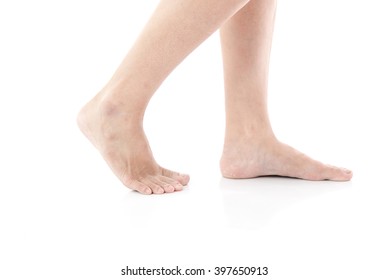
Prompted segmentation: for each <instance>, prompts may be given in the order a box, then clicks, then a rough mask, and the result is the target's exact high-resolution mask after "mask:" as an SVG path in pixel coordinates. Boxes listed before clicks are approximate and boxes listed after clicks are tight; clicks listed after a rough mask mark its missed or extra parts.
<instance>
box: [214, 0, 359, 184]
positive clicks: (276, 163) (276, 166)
mask: <svg viewBox="0 0 389 280" xmlns="http://www.w3.org/2000/svg"><path fill="white" fill-rule="evenodd" d="M275 11H276V0H252V1H250V2H249V3H248V4H247V5H246V6H245V7H244V8H242V9H241V10H240V11H239V12H238V13H236V14H235V15H234V16H233V17H232V18H231V19H229V20H228V21H227V22H226V23H225V24H224V25H223V26H222V28H221V32H220V33H221V43H222V50H223V63H224V75H225V91H226V136H225V144H224V150H223V155H222V158H221V161H220V167H221V172H222V174H223V175H224V176H225V177H229V178H250V177H258V176H266V175H279V176H288V177H297V178H301V179H307V180H324V179H328V180H337V181H347V180H350V179H351V177H352V173H351V171H349V170H346V169H343V168H338V167H334V166H330V165H325V164H323V163H321V162H318V161H316V160H313V159H311V158H309V157H308V156H306V155H304V154H302V153H300V152H298V151H296V150H295V149H293V148H291V147H290V146H288V145H285V144H283V143H281V142H279V141H278V140H277V138H276V137H275V135H274V133H273V130H272V128H271V125H270V120H269V117H268V111H267V84H268V72H269V58H270V50H271V43H272V35H273V26H274V19H275Z"/></svg>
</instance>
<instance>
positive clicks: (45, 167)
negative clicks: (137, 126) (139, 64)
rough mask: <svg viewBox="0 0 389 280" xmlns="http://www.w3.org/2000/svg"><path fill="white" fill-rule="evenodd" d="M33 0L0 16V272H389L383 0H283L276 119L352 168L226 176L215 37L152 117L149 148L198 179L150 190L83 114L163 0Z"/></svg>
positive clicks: (83, 275)
mask: <svg viewBox="0 0 389 280" xmlns="http://www.w3.org/2000/svg"><path fill="white" fill-rule="evenodd" d="M24 2H26V3H25V4H26V5H27V6H26V9H25V10H22V11H20V10H19V9H18V6H16V4H12V3H11V4H3V3H2V4H1V5H0V11H1V12H0V26H9V27H10V28H8V29H4V32H3V33H2V41H3V39H4V42H8V43H7V44H2V46H1V47H0V50H1V51H0V61H1V65H0V75H1V77H2V79H1V83H0V92H1V102H0V127H1V138H0V143H1V145H0V170H1V172H0V279H7V280H13V279H17V280H19V279H124V278H126V277H124V278H123V276H121V275H120V272H121V269H122V268H125V267H126V266H129V267H132V268H137V267H140V266H141V267H142V266H145V267H148V268H160V267H175V266H177V265H178V266H180V267H182V268H204V269H206V270H207V271H208V270H213V269H214V268H215V267H218V266H237V267H239V266H250V267H251V266H255V267H258V266H261V267H263V266H266V267H268V268H269V276H266V277H265V276H263V277H258V278H259V279H260V278H263V279H272V280H273V279H276V280H284V279H292V280H294V279H299V280H300V279H319V280H320V279H326V280H327V279H342V280H343V279H375V280H381V279H382V280H386V279H389V272H388V270H387V266H388V262H389V256H388V252H389V241H388V236H389V225H388V213H389V203H388V202H387V200H388V196H389V190H388V187H389V183H388V182H389V181H388V158H389V149H388V145H387V143H388V141H389V136H388V128H387V127H388V125H387V122H388V121H387V120H388V119H389V113H388V110H387V107H388V104H389V103H388V101H387V96H388V93H389V84H388V72H389V71H388V65H389V56H388V52H387V50H388V49H389V41H388V38H387V36H384V35H383V34H387V30H386V29H387V28H385V26H388V23H389V22H388V18H387V16H386V15H387V12H385V11H387V10H388V9H387V7H383V6H385V5H386V4H382V2H380V1H378V0H373V1H371V3H373V2H374V3H375V5H373V4H372V5H371V6H369V7H365V5H364V4H362V3H359V2H358V3H356V2H355V1H348V0H347V1H344V2H342V4H336V3H337V2H336V1H329V2H326V4H324V3H317V5H316V6H315V4H313V3H311V2H310V4H309V3H308V2H309V1H305V0H298V1H296V2H295V4H294V5H292V4H290V1H289V2H288V1H279V12H278V19H277V24H276V33H275V38H274V47H273V54H272V64H271V78H270V92H269V107H270V113H271V119H272V123H273V126H274V130H275V132H276V134H277V135H278V137H279V138H280V139H281V140H282V141H284V142H287V143H288V144H290V145H292V146H294V147H296V148H298V149H300V150H302V151H303V152H305V153H307V154H309V155H311V156H312V157H314V158H317V159H320V160H322V161H323V162H328V163H331V164H334V165H340V166H344V167H347V168H350V169H352V170H353V171H354V178H353V180H352V181H351V182H346V183H338V182H327V181H326V182H308V181H302V180H295V179H288V178H277V177H266V178H256V179H250V180H228V179H223V178H222V177H221V175H220V173H219V170H218V160H219V156H220V153H221V149H222V144H223V130H224V115H223V114H224V111H223V110H224V109H223V86H222V72H221V58H220V54H219V47H218V37H217V35H215V36H212V37H211V38H210V39H209V40H208V41H207V42H206V43H205V44H204V45H202V46H201V47H200V48H199V49H198V50H196V51H195V52H194V53H193V54H192V55H191V56H190V57H189V58H188V59H187V60H186V61H185V62H184V63H183V64H182V65H180V66H179V67H178V68H177V70H176V71H175V72H174V73H173V75H172V76H171V77H170V78H169V79H168V80H167V81H166V83H165V84H164V85H163V86H162V88H161V89H160V91H159V92H158V93H157V94H156V95H155V96H154V98H153V100H152V101H151V103H150V107H149V109H148V111H147V115H146V123H145V128H146V132H147V134H148V136H149V141H150V144H151V147H152V149H153V152H154V155H155V157H156V159H157V161H158V162H159V163H160V164H161V165H163V166H166V167H168V168H171V169H173V170H177V171H182V172H187V173H189V174H190V175H191V182H190V185H189V186H188V187H187V188H186V189H185V190H184V191H182V192H179V193H174V194H170V195H159V196H142V195H139V194H137V193H135V192H132V191H129V190H128V189H126V188H125V187H123V186H122V185H121V184H120V183H119V182H118V180H117V179H116V178H115V177H114V176H113V175H112V174H111V171H110V170H109V169H108V167H107V166H106V165H105V163H104V162H103V160H102V159H101V157H100V156H99V154H98V153H97V152H96V151H95V149H94V148H93V147H92V146H91V145H89V143H88V142H87V141H86V139H85V138H84V137H83V136H82V135H81V133H80V132H79V131H78V129H77V127H76V124H75V117H76V114H77V111H78V109H79V108H80V107H81V106H82V105H83V103H85V102H86V101H87V100H88V99H89V98H91V97H92V96H93V94H94V93H95V92H96V91H98V90H99V88H100V87H101V86H102V85H103V84H104V83H105V82H106V80H107V79H108V78H109V77H110V75H111V74H112V72H113V70H114V69H115V67H116V66H117V64H118V63H119V62H120V59H121V58H122V57H123V55H124V54H125V53H126V50H127V48H128V47H129V46H130V45H131V43H132V41H133V39H134V38H135V36H136V34H137V32H139V28H140V27H141V26H142V25H143V23H144V21H145V20H146V19H147V15H148V14H149V12H150V11H151V10H152V8H153V6H154V5H155V3H156V2H157V1H156V0H153V1H150V2H148V4H146V3H145V4H141V3H140V4H136V5H143V6H142V9H144V13H143V14H142V15H138V13H137V10H136V9H135V2H134V3H130V4H129V3H127V2H128V1H119V0H118V1H116V2H115V5H116V6H115V5H113V4H112V2H106V3H103V2H101V3H100V2H98V3H96V2H93V5H94V6H93V7H94V9H92V10H93V12H91V13H89V14H88V16H90V18H88V19H89V20H88V21H85V14H87V12H88V11H90V7H91V4H92V2H88V1H78V2H77V1H69V2H67V3H68V4H66V6H65V4H64V5H63V6H61V7H59V6H57V5H59V4H54V3H51V2H49V1H38V3H36V2H34V4H33V3H30V2H27V1H24ZM144 2H147V1H144ZM7 5H8V6H7ZM42 5H46V6H45V7H46V9H49V10H51V11H52V13H43V12H42V10H41V9H40V7H41V6H42ZM331 5H332V6H331ZM333 5H337V6H336V7H337V8H338V9H336V10H334V9H333ZM380 5H381V6H380ZM3 6H4V7H3ZM118 7H120V8H119V9H118ZM349 7H353V9H351V10H352V12H350V9H349ZM301 9H309V10H311V11H312V14H308V13H301ZM117 10H118V11H117ZM126 10H127V11H128V13H129V17H125V14H126V12H125V11H126ZM31 11H33V12H34V13H32V12H31ZM115 11H116V12H115ZM345 14H347V19H348V20H347V21H345V20H344V15H345ZM13 15H14V16H13ZM102 15H104V18H106V19H107V20H106V21H104V22H102V21H101V18H102ZM328 15H331V16H330V18H331V19H332V21H331V22H330V23H328V22H326V23H324V21H325V20H326V19H328ZM362 15H364V17H363V18H365V19H366V18H367V19H368V20H365V21H361V20H360V18H361V16H362ZM70 16H71V17H70ZM131 17H132V18H131ZM69 18H72V21H67V19H69ZM308 20H309V21H310V22H311V24H310V25H306V24H305V22H306V21H308ZM49 23H50V24H49ZM2 31H3V30H2ZM125 32H128V36H127V37H126V36H123V34H125ZM385 32H386V33H385ZM307 34H308V35H307ZM126 35H127V34H126ZM102 38H104V39H102ZM27 46H28V47H27ZM127 277H128V278H129V279H149V278H147V277H138V278H136V277H129V276H127ZM176 278H177V279H216V278H218V277H216V276H212V275H211V274H209V275H208V276H203V277H200V276H198V277H192V278H190V277H186V278H185V277H182V278H180V277H176ZM219 278H220V279H238V278H240V277H227V276H224V277H221V276H219ZM254 278H255V277H247V278H244V277H243V278H242V279H254ZM151 279H174V278H171V277H166V278H163V277H160V278H156V277H155V278H151Z"/></svg>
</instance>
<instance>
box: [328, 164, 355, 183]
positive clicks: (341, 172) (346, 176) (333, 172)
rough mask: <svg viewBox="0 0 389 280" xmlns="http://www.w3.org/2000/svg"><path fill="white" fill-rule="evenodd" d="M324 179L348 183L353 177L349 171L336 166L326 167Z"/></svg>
mask: <svg viewBox="0 0 389 280" xmlns="http://www.w3.org/2000/svg"><path fill="white" fill-rule="evenodd" d="M325 173H326V179H328V180H333V181H349V180H351V178H352V177H353V173H352V171H351V170H348V169H346V168H340V167H336V166H331V165H329V166H327V170H326V172H325Z"/></svg>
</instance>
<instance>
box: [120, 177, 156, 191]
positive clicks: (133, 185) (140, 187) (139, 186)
mask: <svg viewBox="0 0 389 280" xmlns="http://www.w3.org/2000/svg"><path fill="white" fill-rule="evenodd" d="M126 186H127V187H128V188H130V189H132V190H134V191H137V192H139V193H141V194H152V193H153V191H152V190H151V189H150V187H148V186H147V185H145V184H143V183H141V182H139V181H135V180H134V181H131V182H129V183H128V184H126Z"/></svg>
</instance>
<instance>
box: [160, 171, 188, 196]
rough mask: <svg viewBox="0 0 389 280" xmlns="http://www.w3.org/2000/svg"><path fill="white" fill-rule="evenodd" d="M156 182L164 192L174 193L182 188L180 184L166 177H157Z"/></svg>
mask: <svg viewBox="0 0 389 280" xmlns="http://www.w3.org/2000/svg"><path fill="white" fill-rule="evenodd" d="M158 181H159V182H160V183H161V184H162V185H163V188H164V189H165V191H169V192H174V191H179V190H182V188H183V187H182V185H181V183H180V182H178V181H176V180H174V179H172V178H169V177H166V176H162V175H161V176H158Z"/></svg>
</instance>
